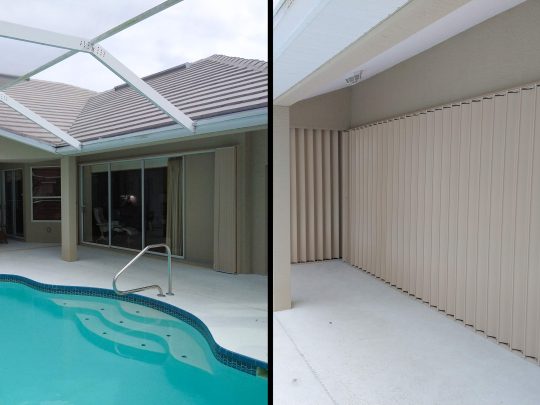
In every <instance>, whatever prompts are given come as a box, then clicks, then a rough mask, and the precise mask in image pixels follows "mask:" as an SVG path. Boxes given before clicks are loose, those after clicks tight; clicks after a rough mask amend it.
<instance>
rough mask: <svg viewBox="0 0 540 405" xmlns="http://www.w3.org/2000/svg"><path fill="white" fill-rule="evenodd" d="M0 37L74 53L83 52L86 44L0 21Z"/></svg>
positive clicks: (70, 36) (55, 33) (44, 31)
mask: <svg viewBox="0 0 540 405" xmlns="http://www.w3.org/2000/svg"><path fill="white" fill-rule="evenodd" d="M0 37H3V38H10V39H15V40H18V41H25V42H32V43H34V44H40V45H48V46H54V47H56V48H64V49H71V50H74V51H84V50H85V49H84V45H85V43H86V42H87V41H85V40H84V38H80V37H75V36H73V35H64V34H59V33H57V32H53V31H47V30H42V29H39V28H34V27H27V26H26V25H20V24H14V23H10V22H7V21H0Z"/></svg>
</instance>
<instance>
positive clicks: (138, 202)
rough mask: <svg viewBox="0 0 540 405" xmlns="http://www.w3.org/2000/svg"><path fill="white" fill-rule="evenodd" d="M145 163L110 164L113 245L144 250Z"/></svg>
mask: <svg viewBox="0 0 540 405" xmlns="http://www.w3.org/2000/svg"><path fill="white" fill-rule="evenodd" d="M141 166H142V161H141V160H137V161H126V162H116V163H112V164H111V197H110V198H111V210H112V211H111V229H112V232H111V245H112V246H119V247H125V248H130V249H137V250H141V249H142V193H141V192H142V190H141V188H142V187H141V180H142V178H141Z"/></svg>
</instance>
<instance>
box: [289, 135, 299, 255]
mask: <svg viewBox="0 0 540 405" xmlns="http://www.w3.org/2000/svg"><path fill="white" fill-rule="evenodd" d="M290 137H291V139H290V142H291V151H290V153H291V161H290V162H291V163H290V164H291V262H292V263H297V262H298V216H297V215H298V201H297V197H296V194H297V189H298V186H297V184H296V181H297V177H298V176H297V174H296V131H295V130H294V129H291V131H290Z"/></svg>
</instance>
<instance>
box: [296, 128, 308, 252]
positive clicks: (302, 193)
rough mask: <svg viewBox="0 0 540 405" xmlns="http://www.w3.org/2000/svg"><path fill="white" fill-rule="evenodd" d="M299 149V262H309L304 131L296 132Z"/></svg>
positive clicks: (297, 149) (297, 151) (297, 170)
mask: <svg viewBox="0 0 540 405" xmlns="http://www.w3.org/2000/svg"><path fill="white" fill-rule="evenodd" d="M296 136H297V144H296V145H297V148H296V153H297V155H296V158H297V160H296V162H297V165H296V167H297V169H296V173H297V176H298V177H297V181H296V184H297V187H298V218H299V219H298V261H300V262H306V261H307V240H306V237H307V235H306V216H307V205H306V164H305V160H306V159H305V155H306V148H305V134H304V130H303V129H298V130H296Z"/></svg>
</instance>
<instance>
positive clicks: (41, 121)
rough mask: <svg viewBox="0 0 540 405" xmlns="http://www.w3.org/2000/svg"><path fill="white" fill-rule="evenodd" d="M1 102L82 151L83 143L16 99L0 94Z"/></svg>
mask: <svg viewBox="0 0 540 405" xmlns="http://www.w3.org/2000/svg"><path fill="white" fill-rule="evenodd" d="M0 102H2V103H4V104H6V105H7V106H9V107H11V108H12V109H14V110H15V111H17V112H19V113H20V114H22V115H24V116H25V117H26V118H28V119H29V120H30V121H32V122H34V123H36V124H37V125H39V126H40V127H41V128H43V129H45V130H46V131H48V132H50V133H51V134H53V135H54V136H56V137H58V138H60V139H62V140H63V141H64V142H66V143H67V144H69V145H71V146H73V147H74V148H76V149H78V150H81V143H80V142H79V141H78V140H76V139H75V138H73V137H72V136H71V135H68V134H67V133H66V132H64V131H62V130H61V129H60V128H58V127H57V126H56V125H54V124H51V123H50V122H49V121H47V120H46V119H45V118H43V117H41V116H40V115H38V114H36V113H35V112H33V111H32V110H30V109H29V108H27V107H25V106H24V105H22V104H21V103H19V102H18V101H16V100H15V99H13V98H11V97H10V96H8V95H7V94H6V93H3V92H0Z"/></svg>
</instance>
